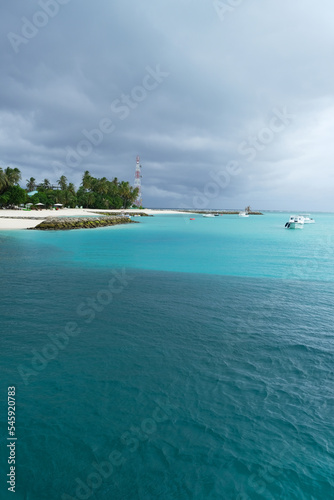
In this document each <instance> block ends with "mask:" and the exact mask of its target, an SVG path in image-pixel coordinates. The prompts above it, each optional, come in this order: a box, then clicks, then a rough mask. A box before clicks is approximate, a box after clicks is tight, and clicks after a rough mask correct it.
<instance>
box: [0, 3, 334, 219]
mask: <svg viewBox="0 0 334 500" xmlns="http://www.w3.org/2000/svg"><path fill="white" fill-rule="evenodd" d="M0 25H1V33H2V36H1V69H2V71H1V74H0V78H1V86H0V89H1V91H0V124H1V129H0V165H1V166H2V167H6V166H11V167H18V168H19V169H20V170H21V171H22V177H23V182H22V185H23V186H25V180H26V179H27V178H28V177H30V176H33V177H35V178H36V179H37V181H42V180H43V179H44V178H48V179H50V180H51V181H52V182H56V181H57V179H59V177H60V175H62V174H64V175H66V177H67V178H68V180H69V181H71V182H74V183H75V184H76V186H79V184H80V181H81V177H82V174H83V172H84V171H85V170H89V171H90V172H91V174H92V175H94V176H96V177H102V176H106V177H107V178H110V179H112V178H114V177H118V178H119V179H121V180H128V181H130V182H131V183H132V184H133V182H134V172H135V164H136V156H137V155H140V163H141V165H142V175H143V177H142V193H143V204H144V205H145V206H147V207H188V208H210V207H211V208H243V207H244V206H246V205H251V207H252V208H254V209H274V210H275V209H286V210H290V209H291V210H305V211H315V210H324V211H333V200H334V189H333V188H334V170H333V167H332V164H333V159H334V97H333V88H334V78H333V76H334V64H333V55H334V50H333V49H334V43H333V42H334V5H333V0H319V1H318V2H314V1H311V0H293V1H291V0H247V1H246V0H226V1H223V0H221V1H213V0H206V1H204V0H203V1H201V0H158V1H153V0H151V1H148V0H142V1H141V2H138V1H135V0H118V1H117V0H116V1H110V0H97V1H96V2H92V1H88V0H45V1H44V0H40V1H34V0H31V1H30V2H27V1H25V0H16V1H15V2H2V6H1V20H0Z"/></svg>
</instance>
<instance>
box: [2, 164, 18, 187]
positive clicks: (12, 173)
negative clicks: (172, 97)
mask: <svg viewBox="0 0 334 500" xmlns="http://www.w3.org/2000/svg"><path fill="white" fill-rule="evenodd" d="M5 174H6V176H7V179H8V184H9V186H14V185H17V184H18V183H19V182H20V180H21V172H20V170H19V169H18V168H16V167H15V168H10V167H7V168H6V170H5Z"/></svg>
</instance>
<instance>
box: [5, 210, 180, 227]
mask: <svg viewBox="0 0 334 500" xmlns="http://www.w3.org/2000/svg"><path fill="white" fill-rule="evenodd" d="M99 212H101V213H106V212H112V213H119V214H121V213H129V214H131V213H138V209H128V210H124V209H121V210H99V209H96V210H95V209H92V208H87V209H85V208H64V209H61V210H46V209H45V210H31V211H24V210H0V230H12V229H14V230H17V229H29V228H32V227H35V226H37V225H38V224H40V223H41V222H42V220H45V219H46V218H47V217H64V216H73V217H78V216H83V215H92V214H96V213H99ZM141 212H143V213H146V214H148V215H157V214H178V213H182V212H178V211H175V210H159V209H144V210H141Z"/></svg>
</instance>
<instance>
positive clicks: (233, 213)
mask: <svg viewBox="0 0 334 500" xmlns="http://www.w3.org/2000/svg"><path fill="white" fill-rule="evenodd" d="M177 212H188V213H190V214H219V215H238V214H239V213H240V210H188V209H186V208H185V209H183V210H177ZM247 213H248V215H263V213H262V212H253V211H252V212H247Z"/></svg>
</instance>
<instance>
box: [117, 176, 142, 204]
mask: <svg viewBox="0 0 334 500" xmlns="http://www.w3.org/2000/svg"><path fill="white" fill-rule="evenodd" d="M138 191H139V190H138V188H135V189H134V188H133V187H132V186H130V184H129V183H128V182H125V181H122V182H121V183H120V184H119V196H120V197H121V198H122V202H123V207H124V208H129V207H130V206H131V204H132V203H133V202H134V200H135V199H136V198H137V196H138Z"/></svg>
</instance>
